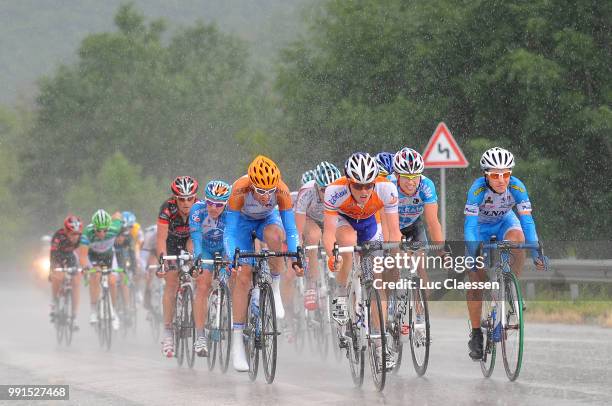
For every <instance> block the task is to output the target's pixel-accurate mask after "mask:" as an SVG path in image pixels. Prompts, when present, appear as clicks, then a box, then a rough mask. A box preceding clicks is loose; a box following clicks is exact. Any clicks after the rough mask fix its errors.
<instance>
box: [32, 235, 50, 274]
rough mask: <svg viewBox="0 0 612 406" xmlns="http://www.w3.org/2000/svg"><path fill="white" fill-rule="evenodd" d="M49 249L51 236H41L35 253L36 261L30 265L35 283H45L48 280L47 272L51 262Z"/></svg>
mask: <svg viewBox="0 0 612 406" xmlns="http://www.w3.org/2000/svg"><path fill="white" fill-rule="evenodd" d="M50 249H51V236H50V235H43V236H42V237H41V238H40V248H39V249H38V251H37V253H36V257H35V258H36V259H35V260H34V262H33V263H32V273H33V276H34V277H35V279H36V281H47V280H48V279H49V271H50V267H51V261H50V259H49V251H50Z"/></svg>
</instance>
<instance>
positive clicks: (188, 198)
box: [174, 196, 195, 202]
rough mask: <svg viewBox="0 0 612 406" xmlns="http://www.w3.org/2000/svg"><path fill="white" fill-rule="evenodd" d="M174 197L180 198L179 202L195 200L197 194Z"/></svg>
mask: <svg viewBox="0 0 612 406" xmlns="http://www.w3.org/2000/svg"><path fill="white" fill-rule="evenodd" d="M174 198H175V199H176V200H178V201H179V202H193V201H194V200H195V196H189V197H179V196H174Z"/></svg>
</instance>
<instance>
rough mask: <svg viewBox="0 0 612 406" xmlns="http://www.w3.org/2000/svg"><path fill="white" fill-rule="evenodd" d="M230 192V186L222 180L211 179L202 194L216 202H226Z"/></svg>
mask: <svg viewBox="0 0 612 406" xmlns="http://www.w3.org/2000/svg"><path fill="white" fill-rule="evenodd" d="M231 193H232V187H231V186H230V185H228V184H227V183H225V182H223V181H222V180H211V181H210V182H208V184H207V185H206V191H205V192H204V195H205V196H206V198H207V199H210V200H215V201H218V202H226V201H227V200H228V199H229V197H230V194H231Z"/></svg>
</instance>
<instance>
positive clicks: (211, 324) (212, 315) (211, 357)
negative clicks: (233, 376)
mask: <svg viewBox="0 0 612 406" xmlns="http://www.w3.org/2000/svg"><path fill="white" fill-rule="evenodd" d="M219 292H220V289H218V288H217V289H213V290H211V291H210V294H209V295H208V311H207V312H206V330H207V331H208V357H207V360H206V365H207V366H208V370H209V371H212V370H213V369H214V368H215V361H216V360H217V347H218V341H219V325H218V323H217V314H218V313H219V312H220V311H221V310H220V298H219ZM219 316H220V314H219Z"/></svg>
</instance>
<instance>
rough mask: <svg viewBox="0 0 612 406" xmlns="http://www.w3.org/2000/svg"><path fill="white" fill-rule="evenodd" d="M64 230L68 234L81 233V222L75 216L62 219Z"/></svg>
mask: <svg viewBox="0 0 612 406" xmlns="http://www.w3.org/2000/svg"><path fill="white" fill-rule="evenodd" d="M64 229H65V230H66V231H68V232H73V233H79V234H80V233H81V232H83V222H82V221H81V219H80V218H78V217H77V216H72V215H71V216H68V217H66V218H65V219H64Z"/></svg>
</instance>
